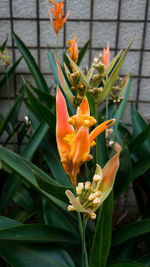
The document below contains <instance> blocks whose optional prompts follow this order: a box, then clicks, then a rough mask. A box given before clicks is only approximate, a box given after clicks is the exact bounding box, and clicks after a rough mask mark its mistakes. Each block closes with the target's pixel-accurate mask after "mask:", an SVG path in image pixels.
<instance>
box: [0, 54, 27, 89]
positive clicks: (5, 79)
mask: <svg viewBox="0 0 150 267" xmlns="http://www.w3.org/2000/svg"><path fill="white" fill-rule="evenodd" d="M21 59H22V57H20V58H19V59H18V60H17V61H16V62H15V63H14V64H13V65H12V67H11V68H10V69H9V70H8V71H7V73H6V74H5V75H4V77H3V78H2V79H1V80H0V89H1V88H2V87H3V86H4V85H5V84H6V83H7V81H8V79H9V78H10V76H11V74H13V73H14V71H15V70H16V68H17V67H18V65H19V63H20V61H21Z"/></svg>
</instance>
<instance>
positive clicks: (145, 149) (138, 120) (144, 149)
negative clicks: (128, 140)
mask: <svg viewBox="0 0 150 267" xmlns="http://www.w3.org/2000/svg"><path fill="white" fill-rule="evenodd" d="M131 119H132V127H133V135H134V137H136V136H137V135H139V134H140V133H142V131H143V130H144V129H145V127H146V126H147V123H146V121H145V120H144V119H143V117H142V116H141V115H140V114H139V112H138V111H137V110H136V108H135V107H134V105H133V104H132V105H131ZM148 154H150V138H149V139H147V140H146V141H145V142H144V143H143V144H142V145H141V147H140V150H139V151H138V155H140V157H141V158H143V157H145V156H146V155H148Z"/></svg>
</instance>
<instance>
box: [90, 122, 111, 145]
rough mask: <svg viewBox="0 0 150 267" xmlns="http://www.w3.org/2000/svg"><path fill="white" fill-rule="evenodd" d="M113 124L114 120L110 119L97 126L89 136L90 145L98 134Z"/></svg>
mask: <svg viewBox="0 0 150 267" xmlns="http://www.w3.org/2000/svg"><path fill="white" fill-rule="evenodd" d="M114 123H115V119H111V120H108V121H105V122H103V123H101V124H100V125H98V126H97V127H96V128H95V129H94V130H93V131H92V132H91V133H90V135H89V139H90V144H91V143H92V141H93V140H94V139H95V138H96V137H97V136H98V135H99V134H100V133H102V132H103V131H104V130H106V129H107V128H109V127H110V126H112V125H113V124H114Z"/></svg>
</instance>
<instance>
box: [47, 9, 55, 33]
mask: <svg viewBox="0 0 150 267" xmlns="http://www.w3.org/2000/svg"><path fill="white" fill-rule="evenodd" d="M48 13H49V17H50V22H51V24H52V26H53V28H54V22H53V18H52V14H51V10H50V8H49V7H48Z"/></svg>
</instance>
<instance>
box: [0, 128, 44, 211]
mask: <svg viewBox="0 0 150 267" xmlns="http://www.w3.org/2000/svg"><path fill="white" fill-rule="evenodd" d="M48 129H49V126H48V125H47V124H45V123H41V125H40V126H39V127H38V128H37V130H36V131H35V133H34V135H33V136H32V138H31V139H30V141H29V142H28V144H27V145H26V146H25V148H24V151H23V153H22V155H23V156H24V157H25V158H26V159H28V160H31V158H32V156H33V154H34V152H35V151H36V149H37V148H38V146H39V144H40V142H41V141H42V139H43V137H44V136H45V134H46V132H47V131H48ZM6 164H7V161H6ZM12 181H13V182H12ZM20 183H21V177H20V175H18V174H16V173H12V174H11V175H10V177H9V179H8V180H7V182H6V184H5V190H4V191H3V193H2V194H1V197H0V211H1V212H2V213H3V212H4V211H5V210H6V208H7V207H8V205H9V202H10V201H11V199H12V197H13V195H14V193H15V192H16V191H17V189H18V187H19V185H20Z"/></svg>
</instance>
